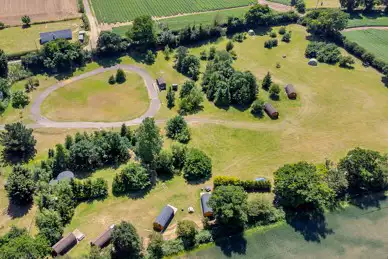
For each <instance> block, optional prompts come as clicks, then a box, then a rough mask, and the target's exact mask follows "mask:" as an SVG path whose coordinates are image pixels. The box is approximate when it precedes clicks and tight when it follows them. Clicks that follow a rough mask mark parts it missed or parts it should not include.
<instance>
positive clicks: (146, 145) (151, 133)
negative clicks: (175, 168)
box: [136, 118, 163, 164]
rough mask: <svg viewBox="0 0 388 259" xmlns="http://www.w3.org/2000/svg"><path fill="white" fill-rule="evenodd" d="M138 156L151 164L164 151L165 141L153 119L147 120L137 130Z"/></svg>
mask: <svg viewBox="0 0 388 259" xmlns="http://www.w3.org/2000/svg"><path fill="white" fill-rule="evenodd" d="M136 139H137V142H136V154H137V155H138V156H139V157H140V159H141V160H142V161H143V162H144V163H146V164H149V163H151V162H153V161H154V160H155V158H156V157H157V156H158V154H159V153H160V151H161V150H162V145H163V139H162V137H161V135H160V132H159V127H157V126H156V124H155V120H154V119H153V118H145V119H144V121H143V122H142V123H141V124H140V126H139V128H138V129H137V130H136Z"/></svg>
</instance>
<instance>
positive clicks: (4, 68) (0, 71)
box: [0, 49, 8, 78]
mask: <svg viewBox="0 0 388 259" xmlns="http://www.w3.org/2000/svg"><path fill="white" fill-rule="evenodd" d="M7 76H8V58H7V55H5V52H4V51H3V50H2V49H0V77H3V78H7Z"/></svg>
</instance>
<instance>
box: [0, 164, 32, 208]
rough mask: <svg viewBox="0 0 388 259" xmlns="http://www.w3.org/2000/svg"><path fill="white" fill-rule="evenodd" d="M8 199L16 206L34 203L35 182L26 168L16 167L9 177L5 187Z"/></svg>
mask: <svg viewBox="0 0 388 259" xmlns="http://www.w3.org/2000/svg"><path fill="white" fill-rule="evenodd" d="M5 189H6V191H7V194H8V197H9V198H10V200H11V201H12V202H15V203H16V204H28V203H30V202H31V201H32V198H33V194H34V191H35V182H34V180H33V175H32V173H31V172H30V171H29V170H28V169H27V168H24V167H21V166H15V167H13V169H12V172H11V173H10V175H9V176H8V179H7V185H6V187H5Z"/></svg>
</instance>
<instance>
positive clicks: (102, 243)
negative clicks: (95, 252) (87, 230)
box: [90, 224, 115, 248]
mask: <svg viewBox="0 0 388 259" xmlns="http://www.w3.org/2000/svg"><path fill="white" fill-rule="evenodd" d="M114 227H115V225H114V224H113V225H111V226H110V227H109V228H108V229H106V230H105V231H104V232H103V233H102V234H101V235H99V236H98V237H97V238H96V239H95V240H94V241H92V242H90V245H91V246H97V247H99V248H104V247H106V246H107V245H109V243H110V241H111V240H112V233H113V229H114Z"/></svg>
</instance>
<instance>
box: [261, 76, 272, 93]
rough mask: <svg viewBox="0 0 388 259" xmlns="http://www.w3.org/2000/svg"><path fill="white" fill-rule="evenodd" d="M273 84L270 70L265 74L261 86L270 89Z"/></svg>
mask: <svg viewBox="0 0 388 259" xmlns="http://www.w3.org/2000/svg"><path fill="white" fill-rule="evenodd" d="M271 85H272V77H271V74H270V73H269V72H267V74H266V75H265V77H264V79H263V82H262V84H261V87H262V88H263V89H264V90H267V91H268V90H269V88H270V87H271Z"/></svg>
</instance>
